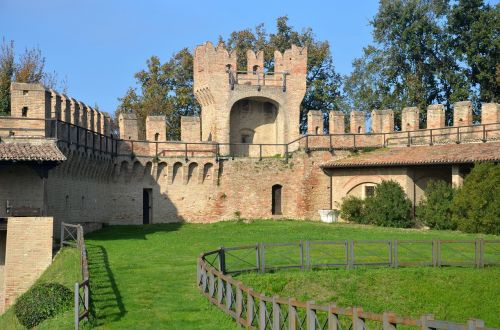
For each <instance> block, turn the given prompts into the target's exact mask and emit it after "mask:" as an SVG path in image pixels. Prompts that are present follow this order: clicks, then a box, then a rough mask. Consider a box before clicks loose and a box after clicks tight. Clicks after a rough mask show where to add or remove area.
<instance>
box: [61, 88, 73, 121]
mask: <svg viewBox="0 0 500 330" xmlns="http://www.w3.org/2000/svg"><path fill="white" fill-rule="evenodd" d="M61 112H62V120H63V121H65V122H67V123H71V102H70V99H69V98H68V97H67V96H66V95H64V94H62V95H61Z"/></svg>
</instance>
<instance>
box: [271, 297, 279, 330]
mask: <svg viewBox="0 0 500 330" xmlns="http://www.w3.org/2000/svg"><path fill="white" fill-rule="evenodd" d="M280 316H281V309H280V305H279V304H278V303H277V302H276V296H273V330H280V329H281V327H280Z"/></svg>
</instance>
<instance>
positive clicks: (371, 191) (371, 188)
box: [365, 186, 375, 197]
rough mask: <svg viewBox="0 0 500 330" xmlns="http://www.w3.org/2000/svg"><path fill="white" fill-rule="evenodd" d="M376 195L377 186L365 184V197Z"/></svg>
mask: <svg viewBox="0 0 500 330" xmlns="http://www.w3.org/2000/svg"><path fill="white" fill-rule="evenodd" d="M373 195H375V186H365V197H370V196H373Z"/></svg>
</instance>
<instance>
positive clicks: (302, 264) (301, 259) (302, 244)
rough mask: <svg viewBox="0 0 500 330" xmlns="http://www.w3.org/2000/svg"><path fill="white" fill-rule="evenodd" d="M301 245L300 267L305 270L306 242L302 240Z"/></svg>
mask: <svg viewBox="0 0 500 330" xmlns="http://www.w3.org/2000/svg"><path fill="white" fill-rule="evenodd" d="M299 247H300V269H302V270H305V269H306V264H305V262H304V242H303V241H300V243H299Z"/></svg>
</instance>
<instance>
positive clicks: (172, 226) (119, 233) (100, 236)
mask: <svg viewBox="0 0 500 330" xmlns="http://www.w3.org/2000/svg"><path fill="white" fill-rule="evenodd" d="M183 225H184V223H183V222H173V223H161V224H160V223H159V224H151V225H106V226H104V227H103V229H101V230H99V231H96V232H93V233H90V234H88V235H86V236H85V239H89V240H93V241H99V240H101V241H110V240H129V239H137V240H146V239H147V237H146V236H147V235H150V234H154V233H156V232H170V231H177V230H179V229H180V228H181V227H182V226H183ZM131 229H133V230H131Z"/></svg>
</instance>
